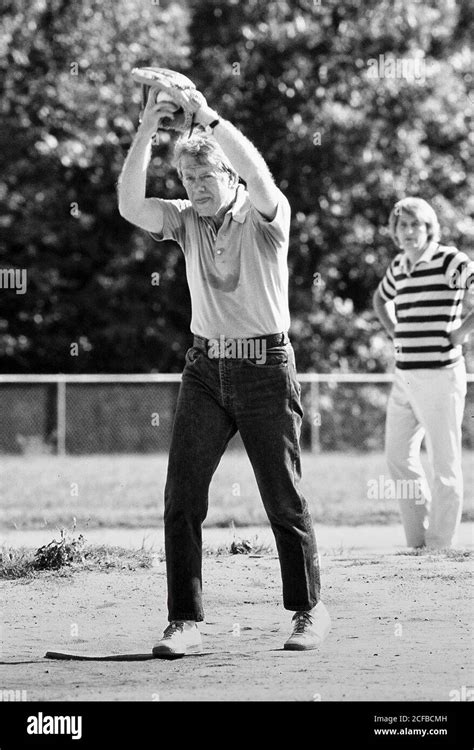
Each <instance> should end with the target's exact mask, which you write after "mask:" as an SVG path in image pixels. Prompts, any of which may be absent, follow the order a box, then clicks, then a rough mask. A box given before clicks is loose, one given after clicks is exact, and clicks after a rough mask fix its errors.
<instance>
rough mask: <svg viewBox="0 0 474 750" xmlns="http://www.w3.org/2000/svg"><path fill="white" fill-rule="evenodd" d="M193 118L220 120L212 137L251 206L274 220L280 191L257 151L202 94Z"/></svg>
mask: <svg viewBox="0 0 474 750" xmlns="http://www.w3.org/2000/svg"><path fill="white" fill-rule="evenodd" d="M201 96H202V95H201ZM195 118H196V121H197V122H198V123H200V124H201V125H203V126H204V127H206V126H207V125H210V124H211V123H213V122H214V121H215V120H218V121H219V123H218V125H216V126H215V127H214V128H213V135H214V138H215V139H216V141H217V143H218V144H219V146H220V147H221V148H222V150H223V151H224V153H225V155H226V156H227V158H228V159H229V161H230V163H231V164H232V166H233V167H234V169H235V171H236V172H237V173H238V174H239V175H240V177H242V179H243V180H244V181H245V183H246V185H247V191H248V194H249V198H250V202H251V203H252V205H253V206H255V208H256V209H257V211H259V213H261V214H262V215H263V216H264V217H265V218H266V219H268V220H269V221H271V220H272V219H274V218H275V214H276V210H277V205H278V202H279V200H280V196H281V193H280V191H279V189H278V188H277V186H276V185H275V183H274V181H273V177H272V175H271V173H270V170H269V169H268V167H267V164H266V162H265V160H264V158H263V156H262V155H261V154H260V152H259V151H258V150H257V149H256V148H255V146H254V145H253V144H252V143H251V142H250V141H249V140H248V138H246V137H245V136H244V135H243V134H242V133H241V132H240V130H237V128H236V127H235V126H234V125H232V123H231V122H229V121H228V120H224V119H223V118H222V117H220V116H219V115H218V114H217V112H216V111H215V110H213V109H211V108H210V107H209V106H208V105H207V102H206V100H205V99H204V97H202V103H201V106H200V107H199V109H197V110H196V112H195Z"/></svg>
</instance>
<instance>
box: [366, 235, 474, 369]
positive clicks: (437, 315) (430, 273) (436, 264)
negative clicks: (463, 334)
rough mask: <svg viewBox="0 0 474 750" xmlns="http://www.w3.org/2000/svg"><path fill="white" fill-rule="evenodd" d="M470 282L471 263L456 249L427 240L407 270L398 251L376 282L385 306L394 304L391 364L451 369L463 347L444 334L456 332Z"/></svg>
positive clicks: (405, 257) (407, 263)
mask: <svg viewBox="0 0 474 750" xmlns="http://www.w3.org/2000/svg"><path fill="white" fill-rule="evenodd" d="M473 278H474V263H473V262H472V261H471V260H470V259H469V257H468V256H467V255H466V254H465V253H462V252H460V251H459V250H457V249H456V248H455V247H447V246H442V245H439V244H438V243H436V242H431V243H430V244H429V245H428V247H427V248H426V250H425V251H424V253H423V254H422V255H421V257H420V258H418V260H417V261H416V263H414V264H413V266H411V267H410V261H409V258H408V255H407V254H406V253H399V254H398V255H397V256H396V257H395V258H394V259H393V261H392V263H391V264H390V266H389V267H388V269H387V271H386V273H385V276H384V277H383V279H382V281H381V282H380V284H379V287H378V288H379V293H380V296H381V297H382V299H383V300H385V302H387V301H388V300H393V301H394V303H395V314H396V319H397V322H396V325H395V333H394V337H393V341H394V345H395V361H396V366H397V367H398V368H399V369H401V370H410V369H425V368H433V367H452V366H453V365H454V364H456V362H458V361H459V360H460V359H461V357H462V347H461V346H452V344H451V342H450V340H449V335H450V333H451V331H453V330H454V329H456V328H458V327H459V325H460V318H461V312H462V302H463V298H464V295H465V292H466V289H468V288H469V287H470V285H471V284H472V280H473Z"/></svg>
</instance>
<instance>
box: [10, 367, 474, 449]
mask: <svg viewBox="0 0 474 750" xmlns="http://www.w3.org/2000/svg"><path fill="white" fill-rule="evenodd" d="M391 379H392V376H391V375H364V374H361V375H355V374H351V375H343V374H332V375H317V374H313V373H310V374H304V375H300V376H299V380H300V383H301V388H302V401H303V406H304V411H305V417H304V422H303V427H302V435H301V445H302V448H303V450H312V451H314V452H319V451H332V450H339V451H341V450H352V451H354V450H360V451H377V452H380V451H382V450H383V446H384V427H385V414H386V405H387V397H388V393H389V390H390V386H391ZM180 380H181V375H179V374H170V375H163V374H156V375H56V376H54V375H0V403H1V407H0V414H1V417H0V453H24V454H35V453H36V454H38V453H59V454H66V453H67V454H94V453H153V452H157V451H167V450H168V448H169V443H170V437H171V429H172V423H173V415H174V410H175V406H176V399H177V396H178V389H179V382H180ZM473 416H474V376H473V375H468V393H467V400H466V409H465V413H464V424H463V444H464V447H465V448H468V449H474V420H473ZM231 447H232V448H237V449H238V448H241V447H242V443H241V440H240V437H239V436H238V435H237V436H236V437H235V438H234V439H233V441H232V442H231Z"/></svg>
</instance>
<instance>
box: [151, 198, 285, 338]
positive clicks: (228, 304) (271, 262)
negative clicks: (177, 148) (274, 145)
mask: <svg viewBox="0 0 474 750" xmlns="http://www.w3.org/2000/svg"><path fill="white" fill-rule="evenodd" d="M159 200H160V206H161V208H162V209H163V214H164V224H163V230H162V232H161V233H159V234H158V233H156V232H150V234H151V236H152V237H153V239H154V240H156V241H157V242H161V241H163V240H175V241H176V242H177V243H178V244H179V245H180V247H181V249H182V250H183V253H184V257H185V261H186V278H187V281H188V285H189V291H190V295H191V310H192V318H191V331H192V332H193V333H194V334H196V335H197V336H203V337H204V338H206V339H210V338H219V337H220V336H225V337H226V338H251V337H253V336H262V335H266V334H270V333H280V332H285V333H286V332H287V331H288V329H289V327H290V313H289V307H288V265H287V256H288V240H289V233H290V214H291V210H290V205H289V203H288V200H287V199H286V198H285V196H284V195H283V193H281V192H280V191H279V200H278V207H277V211H276V215H275V218H274V219H273V220H272V221H268V220H267V219H265V218H264V217H263V216H262V215H261V214H260V213H259V212H258V211H257V209H256V208H255V207H254V206H253V205H252V204H251V203H250V200H249V194H248V192H247V191H246V189H245V188H244V186H243V185H239V186H238V187H237V189H236V196H235V200H234V202H233V203H232V205H231V206H230V208H229V210H228V211H227V212H226V214H225V216H224V221H223V223H222V225H221V227H220V228H219V230H218V231H217V232H216V230H215V226H214V224H213V222H212V219H211V218H210V217H202V216H199V214H198V213H197V211H195V209H194V208H193V207H192V204H191V201H189V200H164V199H159Z"/></svg>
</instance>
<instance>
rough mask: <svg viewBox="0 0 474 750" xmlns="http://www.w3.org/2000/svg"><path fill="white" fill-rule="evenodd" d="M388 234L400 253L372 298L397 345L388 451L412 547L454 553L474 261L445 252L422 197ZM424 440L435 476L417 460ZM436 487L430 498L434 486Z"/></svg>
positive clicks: (399, 208)
mask: <svg viewBox="0 0 474 750" xmlns="http://www.w3.org/2000/svg"><path fill="white" fill-rule="evenodd" d="M389 231H390V235H391V237H392V239H393V241H394V242H395V244H396V245H397V246H398V247H399V248H400V249H401V251H402V252H400V253H398V255H396V257H395V258H394V260H393V261H392V263H391V264H390V266H389V268H388V269H387V272H386V274H385V276H384V278H383V279H382V281H381V282H380V284H379V286H378V288H377V290H376V292H375V295H374V308H375V312H376V313H377V315H378V318H379V320H380V321H381V323H382V324H383V326H384V327H385V329H386V330H387V332H388V334H389V335H390V337H391V338H393V341H394V344H395V357H396V369H395V379H394V384H393V388H392V392H391V394H390V398H389V402H388V408H387V421H386V438H385V450H386V456H387V462H388V466H389V471H390V474H391V478H392V480H393V481H394V483H395V486H396V487H399V486H400V485H401V484H402V485H403V486H405V483H406V482H407V481H408V482H409V486H411V487H412V488H413V491H412V492H411V493H409V497H408V498H406V497H402V496H400V497H399V498H398V500H399V505H400V510H401V514H402V521H403V525H404V528H405V535H406V539H407V544H408V546H409V547H424V546H428V547H433V548H438V549H440V548H443V547H450V546H451V545H452V544H453V543H455V541H456V535H457V531H458V527H459V523H460V520H461V511H462V504H463V477H462V467H461V458H462V448H461V424H462V418H463V411H464V400H465V396H466V368H465V364H464V358H463V355H462V344H463V343H464V342H465V341H466V339H467V337H468V335H469V333H470V332H471V331H472V330H473V328H474V315H473V313H472V312H471V313H469V314H468V315H467V316H466V317H465V318H464V320H461V312H462V301H463V297H464V294H465V291H466V289H467V288H468V287H469V286H470V284H472V281H473V279H474V264H473V263H472V262H471V261H470V260H469V258H468V257H467V255H465V254H464V253H462V252H459V251H458V250H456V248H455V247H445V246H443V245H440V244H439V242H438V240H439V235H440V228H439V223H438V219H437V216H436V214H435V212H434V210H433V209H432V208H431V206H430V205H429V204H428V203H427V202H426V201H425V200H423V199H422V198H404V199H403V200H400V201H398V203H396V204H395V206H394V208H393V209H392V212H391V214H390V218H389ZM423 437H425V438H426V444H427V449H428V458H429V463H430V469H431V474H432V477H431V479H432V481H431V483H429V482H428V481H427V477H426V476H425V472H424V470H423V466H422V463H421V460H420V448H421V443H422V440H423ZM430 484H431V491H430V487H429V485H430Z"/></svg>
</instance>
